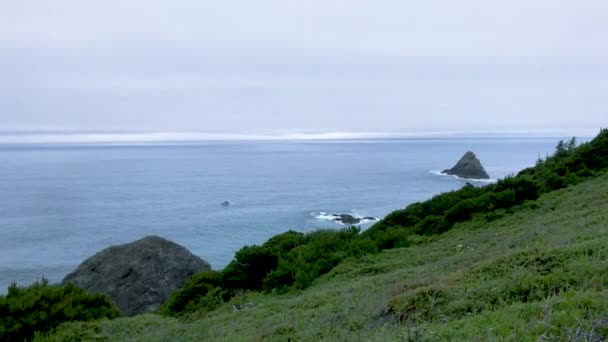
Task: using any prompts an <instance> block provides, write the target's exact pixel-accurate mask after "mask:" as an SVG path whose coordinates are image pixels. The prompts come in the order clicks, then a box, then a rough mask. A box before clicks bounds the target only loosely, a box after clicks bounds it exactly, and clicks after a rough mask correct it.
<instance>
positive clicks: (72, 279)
mask: <svg viewBox="0 0 608 342" xmlns="http://www.w3.org/2000/svg"><path fill="white" fill-rule="evenodd" d="M210 269H211V266H209V264H208V263H207V262H206V261H204V260H202V259H201V258H199V257H197V256H195V255H193V254H192V253H190V252H189V251H188V250H187V249H186V248H184V247H182V246H180V245H178V244H176V243H174V242H171V241H168V240H165V239H163V238H161V237H158V236H147V237H145V238H143V239H141V240H137V241H134V242H131V243H127V244H124V245H117V246H111V247H108V248H106V249H104V250H102V251H101V252H99V253H97V254H95V255H93V256H92V257H90V258H88V259H86V260H85V261H84V262H83V263H82V264H80V266H78V268H76V270H75V271H74V272H72V273H70V274H68V275H67V276H66V277H65V278H63V280H62V284H65V283H74V284H75V285H77V286H79V287H81V288H83V289H85V290H87V291H89V292H94V293H102V294H106V295H108V296H109V297H110V299H111V300H112V301H113V302H114V304H116V306H118V307H119V308H120V309H121V310H122V311H123V312H124V313H125V314H126V315H127V316H132V315H136V314H140V313H144V312H150V311H154V310H156V309H158V308H159V307H160V305H161V304H163V303H164V302H165V301H166V300H167V299H168V298H169V295H170V294H171V293H172V292H174V291H175V290H177V289H179V288H181V287H182V286H183V285H184V282H185V281H186V279H188V277H190V276H191V275H193V274H195V273H198V272H202V271H208V270H210Z"/></svg>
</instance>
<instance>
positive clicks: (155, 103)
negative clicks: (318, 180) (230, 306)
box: [0, 0, 608, 135]
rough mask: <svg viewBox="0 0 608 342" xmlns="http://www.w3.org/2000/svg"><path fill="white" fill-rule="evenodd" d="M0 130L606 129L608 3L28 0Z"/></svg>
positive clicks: (15, 17)
mask: <svg viewBox="0 0 608 342" xmlns="http://www.w3.org/2000/svg"><path fill="white" fill-rule="evenodd" d="M0 76H1V77H0V131H4V132H7V131H14V130H17V131H39V130H43V131H86V132H112V131H123V132H127V131H138V132H149V131H152V132H176V131H187V132H202V133H212V134H233V135H241V134H242V135H247V134H256V135H284V134H295V133H298V134H302V133H304V134H307V133H332V134H335V133H336V132H363V133H367V134H370V135H373V134H381V133H390V134H408V133H409V134H421V133H424V132H465V133H466V132H471V134H473V133H478V132H494V133H497V132H498V133H500V132H503V133H504V132H514V133H518V132H531V134H533V135H545V134H549V135H551V134H554V133H556V132H558V133H564V134H566V135H585V134H592V135H593V134H595V133H597V131H599V128H600V127H608V1H606V0H585V1H575V0H571V1H565V0H535V1H530V0H511V1H487V0H479V1H478V0H460V1H447V0H445V1H435V0H432V1H405V0H394V1H392V0H391V1H371V0H368V1H358V0H345V1H328V0H323V1H321V0H307V1H289V0H276V1H275V0H273V1H264V0H259V1H251V0H248V1H231V0H226V1H206V0H202V1H201V0H196V1H195V0H192V1H153V0H129V1H124V0H120V1H119V0H104V1H99V0H95V1H87V0H55V1H44V0H37V1H33V0H19V1H4V2H3V4H2V5H0Z"/></svg>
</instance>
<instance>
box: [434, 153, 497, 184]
mask: <svg viewBox="0 0 608 342" xmlns="http://www.w3.org/2000/svg"><path fill="white" fill-rule="evenodd" d="M441 173H443V174H446V175H452V176H457V177H460V178H469V179H490V175H488V173H487V172H486V170H485V169H484V168H483V166H482V165H481V162H480V161H479V159H477V156H475V153H473V152H471V151H468V152H467V153H465V154H464V156H462V158H460V160H459V161H458V162H457V163H456V165H454V167H452V168H451V169H448V170H443V171H442V172H441Z"/></svg>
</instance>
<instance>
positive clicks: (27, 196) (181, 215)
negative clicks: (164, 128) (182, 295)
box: [0, 139, 557, 293]
mask: <svg viewBox="0 0 608 342" xmlns="http://www.w3.org/2000/svg"><path fill="white" fill-rule="evenodd" d="M556 143H557V139H470V140H467V139H454V140H450V139H443V140H389V141H346V142H344V141H342V142H337V141H332V142H210V143H200V144H174V145H163V146H159V145H156V146H150V145H143V146H142V145H139V146H57V145H55V146H44V145H36V146H32V145H29V146H15V145H12V146H11V145H2V146H0V194H1V196H0V293H1V292H5V291H6V287H7V286H8V285H9V284H10V283H11V282H12V281H17V283H19V284H28V283H30V282H32V281H34V280H36V279H37V278H39V277H41V276H45V277H47V278H48V279H49V280H51V281H59V280H61V278H63V277H64V276H65V275H66V274H67V273H68V272H70V271H72V270H73V269H74V268H75V267H76V266H77V265H78V264H79V263H80V262H82V261H83V260H84V259H85V258H87V257H89V256H91V255H93V254H95V253H96V252H98V251H99V250H101V249H103V248H105V247H108V246H109V245H113V244H120V243H125V242H130V241H133V240H136V239H139V238H142V237H144V236H146V235H151V234H157V235H160V236H162V237H165V238H168V239H170V240H173V241H175V242H177V243H179V244H182V245H184V246H185V247H187V248H188V249H189V250H190V251H192V252H193V253H194V254H196V255H199V256H200V257H202V258H203V259H205V260H207V261H209V262H210V263H211V265H212V266H213V267H214V268H216V269H220V268H222V267H224V266H225V265H226V264H227V263H228V262H230V260H231V259H232V257H233V255H234V252H235V251H236V250H238V249H240V248H241V247H243V246H244V245H248V244H259V243H262V242H264V241H265V240H267V239H268V238H270V237H271V236H273V235H275V234H277V233H281V232H283V231H285V230H288V229H295V230H298V231H302V232H307V231H310V230H313V229H315V228H324V227H331V228H339V227H341V226H340V225H339V224H337V223H335V222H332V221H330V220H326V219H322V216H320V215H321V213H328V214H332V213H350V214H353V215H360V216H374V217H383V216H384V215H386V214H387V213H389V212H391V211H392V210H395V209H398V208H402V207H404V206H406V205H407V204H409V203H411V202H414V201H420V200H424V199H427V198H429V197H431V196H432V195H434V194H437V193H440V192H443V191H447V190H452V189H457V188H459V187H461V186H462V185H464V184H465V182H466V181H464V180H460V179H456V178H454V177H450V176H441V175H438V174H437V171H440V170H443V169H446V168H450V167H452V166H453V164H454V163H455V162H456V161H457V160H458V159H459V158H460V157H461V156H462V154H464V152H466V151H467V150H472V151H474V152H475V153H476V154H477V156H478V157H479V159H480V160H481V161H482V163H483V165H484V166H485V168H486V170H487V171H488V173H489V174H490V175H491V176H492V177H493V178H501V177H504V176H506V175H508V174H511V173H516V172H517V171H518V170H520V169H522V168H524V167H527V166H532V165H534V163H535V161H536V159H537V158H538V156H539V155H540V156H545V154H546V153H550V152H552V151H553V149H554V146H555V145H556ZM476 184H480V185H483V183H476ZM223 201H229V202H230V203H231V205H230V206H227V207H226V206H222V205H221V203H222V202H223ZM363 228H365V226H364V227H363Z"/></svg>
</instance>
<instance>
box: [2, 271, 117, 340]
mask: <svg viewBox="0 0 608 342" xmlns="http://www.w3.org/2000/svg"><path fill="white" fill-rule="evenodd" d="M120 315H121V313H120V311H119V310H118V309H117V308H116V307H115V306H114V305H113V304H112V303H111V302H110V300H109V299H108V298H107V297H106V296H104V295H99V294H88V293H86V292H85V291H84V290H83V289H80V288H78V287H76V286H74V285H72V284H68V285H65V286H60V285H49V284H48V281H47V280H46V279H42V281H40V282H35V283H33V284H32V285H30V286H28V287H18V286H17V285H15V284H13V285H11V286H10V287H9V288H8V293H7V294H6V295H5V296H0V341H24V340H30V339H32V338H33V337H34V334H35V333H36V332H46V331H49V330H51V329H53V328H55V327H56V326H58V325H59V324H61V323H63V322H69V321H90V320H96V319H100V318H115V317H118V316H120Z"/></svg>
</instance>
